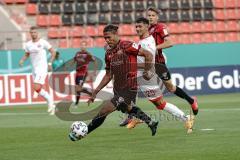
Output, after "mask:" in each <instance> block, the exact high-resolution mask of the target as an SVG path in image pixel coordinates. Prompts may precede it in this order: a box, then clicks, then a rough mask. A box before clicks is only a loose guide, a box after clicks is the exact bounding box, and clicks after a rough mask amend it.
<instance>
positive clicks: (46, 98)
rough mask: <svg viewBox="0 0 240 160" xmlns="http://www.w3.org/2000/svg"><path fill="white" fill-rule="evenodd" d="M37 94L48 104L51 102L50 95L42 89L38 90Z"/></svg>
mask: <svg viewBox="0 0 240 160" xmlns="http://www.w3.org/2000/svg"><path fill="white" fill-rule="evenodd" d="M39 95H40V96H42V97H43V98H44V99H45V100H46V101H47V103H48V105H49V104H52V100H51V97H50V95H49V94H48V92H46V91H45V90H44V89H41V90H40V92H39Z"/></svg>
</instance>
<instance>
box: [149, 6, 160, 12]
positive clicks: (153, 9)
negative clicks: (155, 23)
mask: <svg viewBox="0 0 240 160" xmlns="http://www.w3.org/2000/svg"><path fill="white" fill-rule="evenodd" d="M147 11H153V12H155V13H157V14H159V13H160V11H159V9H157V8H155V7H149V8H148V9H147Z"/></svg>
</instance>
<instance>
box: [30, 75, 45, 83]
mask: <svg viewBox="0 0 240 160" xmlns="http://www.w3.org/2000/svg"><path fill="white" fill-rule="evenodd" d="M46 77H47V73H33V83H38V84H41V85H43V84H45V79H46Z"/></svg>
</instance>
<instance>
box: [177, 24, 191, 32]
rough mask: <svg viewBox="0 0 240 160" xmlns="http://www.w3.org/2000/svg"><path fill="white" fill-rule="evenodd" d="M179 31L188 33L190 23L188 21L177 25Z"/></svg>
mask: <svg viewBox="0 0 240 160" xmlns="http://www.w3.org/2000/svg"><path fill="white" fill-rule="evenodd" d="M178 27H179V32H180V33H190V32H191V25H190V24H189V23H188V22H182V23H180V24H179V25H178Z"/></svg>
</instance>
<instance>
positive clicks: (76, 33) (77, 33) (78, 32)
mask: <svg viewBox="0 0 240 160" xmlns="http://www.w3.org/2000/svg"><path fill="white" fill-rule="evenodd" d="M84 35H85V28H83V27H81V26H74V27H73V28H72V29H71V30H70V37H81V36H84Z"/></svg>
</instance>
